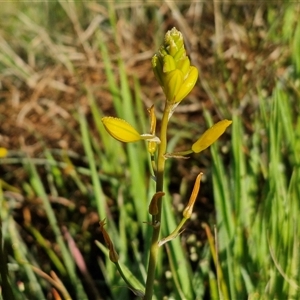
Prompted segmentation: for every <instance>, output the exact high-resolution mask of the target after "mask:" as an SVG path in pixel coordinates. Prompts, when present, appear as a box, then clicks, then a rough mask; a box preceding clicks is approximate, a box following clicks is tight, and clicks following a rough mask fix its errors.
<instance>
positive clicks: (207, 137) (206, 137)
mask: <svg viewBox="0 0 300 300" xmlns="http://www.w3.org/2000/svg"><path fill="white" fill-rule="evenodd" d="M231 123H232V121H230V120H226V119H225V120H222V121H220V122H218V123H216V124H215V125H213V126H212V127H210V128H209V129H207V130H206V131H205V132H204V133H203V135H202V136H201V137H200V138H199V139H198V140H197V141H196V142H195V143H194V144H193V145H192V150H193V152H195V153H199V152H201V151H203V150H205V149H206V148H208V147H209V146H210V145H212V144H213V143H214V142H215V141H216V140H217V139H218V138H219V137H220V136H221V135H222V134H223V133H224V132H225V130H226V128H227V127H228V126H229V125H230V124H231Z"/></svg>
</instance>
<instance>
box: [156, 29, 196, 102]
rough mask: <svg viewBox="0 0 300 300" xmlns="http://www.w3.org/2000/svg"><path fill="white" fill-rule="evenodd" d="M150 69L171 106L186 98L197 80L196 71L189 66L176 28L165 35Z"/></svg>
mask: <svg viewBox="0 0 300 300" xmlns="http://www.w3.org/2000/svg"><path fill="white" fill-rule="evenodd" d="M152 68H153V72H154V75H155V77H156V79H157V81H158V82H159V84H160V86H161V87H162V89H163V91H164V94H165V96H166V98H167V101H168V102H169V103H171V104H178V103H179V102H180V101H181V100H182V99H183V98H184V97H186V96H187V95H188V94H189V93H190V91H191V90H192V89H193V87H194V85H195V84H196V81H197V79H198V70H197V69H196V68H195V67H193V66H191V65H190V60H189V58H188V56H187V55H186V51H185V48H184V43H183V37H182V34H181V32H180V31H178V30H177V29H176V28H173V29H172V30H169V31H168V32H167V33H166V35H165V39H164V44H163V45H162V46H161V47H160V48H159V51H158V52H157V53H156V54H155V55H154V56H153V58H152Z"/></svg>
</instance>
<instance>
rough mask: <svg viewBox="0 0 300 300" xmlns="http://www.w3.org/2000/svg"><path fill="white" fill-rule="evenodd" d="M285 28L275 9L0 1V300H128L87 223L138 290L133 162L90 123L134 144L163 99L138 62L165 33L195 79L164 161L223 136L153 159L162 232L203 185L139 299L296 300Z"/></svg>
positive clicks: (142, 248)
mask: <svg viewBox="0 0 300 300" xmlns="http://www.w3.org/2000/svg"><path fill="white" fill-rule="evenodd" d="M299 16H300V5H299V4H297V3H295V2H294V3H292V2H291V3H289V2H285V1H197V0H195V1H158V0H157V1H147V0H145V1H142V0H135V1H117V0H115V1H87V2H86V1H61V0H58V1H53V2H52V1H40V2H35V3H29V2H23V1H16V2H13V1H11V2H5V3H1V9H0V147H1V151H0V156H1V157H0V200H1V201H0V208H1V236H0V238H1V247H0V250H1V251H0V266H1V270H0V271H1V293H0V294H1V297H2V299H4V300H7V299H33V300H34V299H37V300H41V299H79V300H83V299H134V297H135V296H134V294H133V293H132V292H131V291H130V290H129V289H128V288H126V286H125V284H124V282H123V281H122V280H121V279H120V276H119V274H118V272H117V271H116V269H115V266H114V265H113V264H112V263H111V262H110V261H109V259H108V258H107V253H106V250H105V247H103V246H102V244H103V238H102V236H101V233H100V228H99V221H100V220H102V219H103V218H106V220H107V226H106V228H107V230H108V232H109V233H110V235H111V237H112V239H113V241H114V243H115V245H116V249H117V251H118V253H119V255H120V260H121V262H122V264H124V266H127V267H128V269H129V270H130V271H131V272H132V278H133V279H134V280H136V281H139V282H140V283H141V284H144V281H145V266H146V262H147V249H148V246H149V239H148V237H149V230H150V228H149V226H148V225H147V224H145V222H147V220H148V218H149V217H148V213H147V209H148V203H149V200H150V199H151V197H152V195H153V182H152V179H151V172H150V168H149V158H148V156H147V153H146V151H145V149H146V148H145V145H144V144H143V143H140V144H135V145H131V144H130V145H122V144H121V143H118V142H117V141H115V140H112V139H111V138H110V137H109V136H108V135H107V133H106V132H105V131H104V129H103V126H102V124H101V117H102V116H104V115H114V116H118V117H121V118H124V119H126V120H127V121H129V122H130V123H131V124H132V125H134V126H135V127H136V128H139V129H140V130H141V132H147V131H149V121H148V116H147V110H146V108H147V107H150V106H151V105H152V104H153V103H154V104H155V107H156V111H157V113H158V115H161V113H160V112H161V110H162V105H163V101H164V98H163V94H162V91H161V89H160V87H159V85H158V83H157V82H156V81H155V80H154V76H153V74H152V71H151V63H150V60H151V57H152V55H153V54H154V53H155V51H156V50H157V49H158V47H159V45H160V44H161V42H162V39H163V36H164V34H165V32H166V31H167V30H169V29H171V28H172V27H173V26H176V27H177V28H178V29H179V30H180V31H181V32H182V33H183V36H184V38H185V41H186V47H187V49H188V55H189V56H190V58H191V60H192V62H193V65H195V66H196V67H197V68H198V70H199V72H200V78H199V81H198V83H197V85H196V87H195V89H194V91H193V92H192V93H191V94H190V95H189V96H188V97H187V99H186V100H184V101H183V103H182V104H180V106H179V107H178V109H177V110H176V113H175V114H174V116H173V117H172V119H171V124H170V127H171V128H170V143H169V147H170V150H171V149H177V150H184V149H186V146H185V145H186V144H189V145H190V144H191V143H192V142H193V141H194V136H195V135H196V136H199V135H200V134H201V133H202V132H203V131H204V130H205V129H206V128H207V127H208V126H210V125H211V124H212V123H214V122H216V121H218V120H220V119H224V118H228V119H232V120H233V124H232V126H231V128H230V130H227V133H226V135H225V136H223V137H222V139H221V140H220V141H219V142H218V143H217V144H216V145H214V146H213V147H211V149H210V150H206V151H205V152H203V154H200V155H192V156H191V157H190V159H189V160H180V159H178V160H169V161H168V172H167V184H166V189H167V190H168V191H169V195H168V196H167V197H166V199H165V202H164V205H165V209H164V211H165V214H164V224H163V227H164V232H163V235H166V234H168V233H170V232H171V231H172V230H173V229H174V228H175V225H176V224H177V223H178V221H179V220H180V217H181V212H182V209H183V208H184V205H185V203H186V202H187V201H188V198H189V195H190V192H191V189H192V186H193V183H194V180H195V177H196V175H197V174H198V173H199V172H200V171H202V172H203V173H204V177H203V181H202V185H201V190H200V194H199V196H198V199H197V202H196V207H195V211H194V214H193V217H192V220H191V221H190V222H188V224H187V225H186V228H185V231H184V232H183V233H182V234H181V236H180V237H178V238H177V239H176V240H174V241H172V242H170V243H169V244H167V247H166V248H164V249H163V250H162V255H161V257H160V264H159V268H158V272H157V283H156V287H155V298H156V299H188V300H190V299H191V300H193V299H236V300H239V299H299V298H300V292H299V288H300V274H299V262H300V257H299V255H300V253H299V232H300V228H299V226H300V225H299V224H300V223H299V220H298V219H299V214H300V209H299V203H300V202H299V200H300V185H299V182H300V117H299V110H300V100H299V99H300V80H299V76H300V21H299V20H300V18H299ZM6 151H7V153H6ZM212 236H214V237H215V242H214V241H213V240H212ZM207 238H209V239H207ZM95 241H97V242H95ZM208 241H209V242H210V243H209V242H208ZM214 254H216V255H214ZM124 268H125V267H124ZM127 271H128V270H127ZM128 272H129V271H128Z"/></svg>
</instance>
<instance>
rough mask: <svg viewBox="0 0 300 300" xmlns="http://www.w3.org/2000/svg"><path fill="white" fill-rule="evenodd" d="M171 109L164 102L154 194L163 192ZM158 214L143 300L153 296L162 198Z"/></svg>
mask: <svg viewBox="0 0 300 300" xmlns="http://www.w3.org/2000/svg"><path fill="white" fill-rule="evenodd" d="M171 108H172V105H171V104H169V103H168V102H167V101H166V104H165V108H164V113H163V118H162V122H161V130H160V141H161V142H160V144H159V148H158V156H157V172H156V192H162V191H163V185H164V170H165V161H166V158H165V156H164V155H165V153H166V150H167V128H168V121H169V112H170V110H171ZM157 207H158V213H157V215H154V216H152V226H153V231H152V240H151V248H150V257H149V263H148V271H147V280H146V290H145V296H144V300H151V299H152V295H153V287H154V280H155V270H156V264H157V257H158V248H159V246H158V241H159V234H160V227H161V211H162V197H160V198H159V199H158V200H157Z"/></svg>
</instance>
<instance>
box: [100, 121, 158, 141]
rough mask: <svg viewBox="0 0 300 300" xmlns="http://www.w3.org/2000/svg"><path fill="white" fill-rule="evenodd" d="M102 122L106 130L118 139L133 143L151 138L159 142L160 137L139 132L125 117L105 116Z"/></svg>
mask: <svg viewBox="0 0 300 300" xmlns="http://www.w3.org/2000/svg"><path fill="white" fill-rule="evenodd" d="M102 123H103V125H104V127H105V129H106V131H107V132H108V133H109V134H110V135H111V136H112V137H113V138H115V139H116V140H118V141H121V142H124V143H131V142H137V141H140V140H150V141H153V142H156V143H159V142H160V140H159V138H158V137H156V136H154V135H152V134H139V133H138V132H137V131H136V130H135V128H134V127H133V126H131V125H130V124H129V123H127V122H126V121H125V120H123V119H119V118H114V117H104V118H102Z"/></svg>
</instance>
